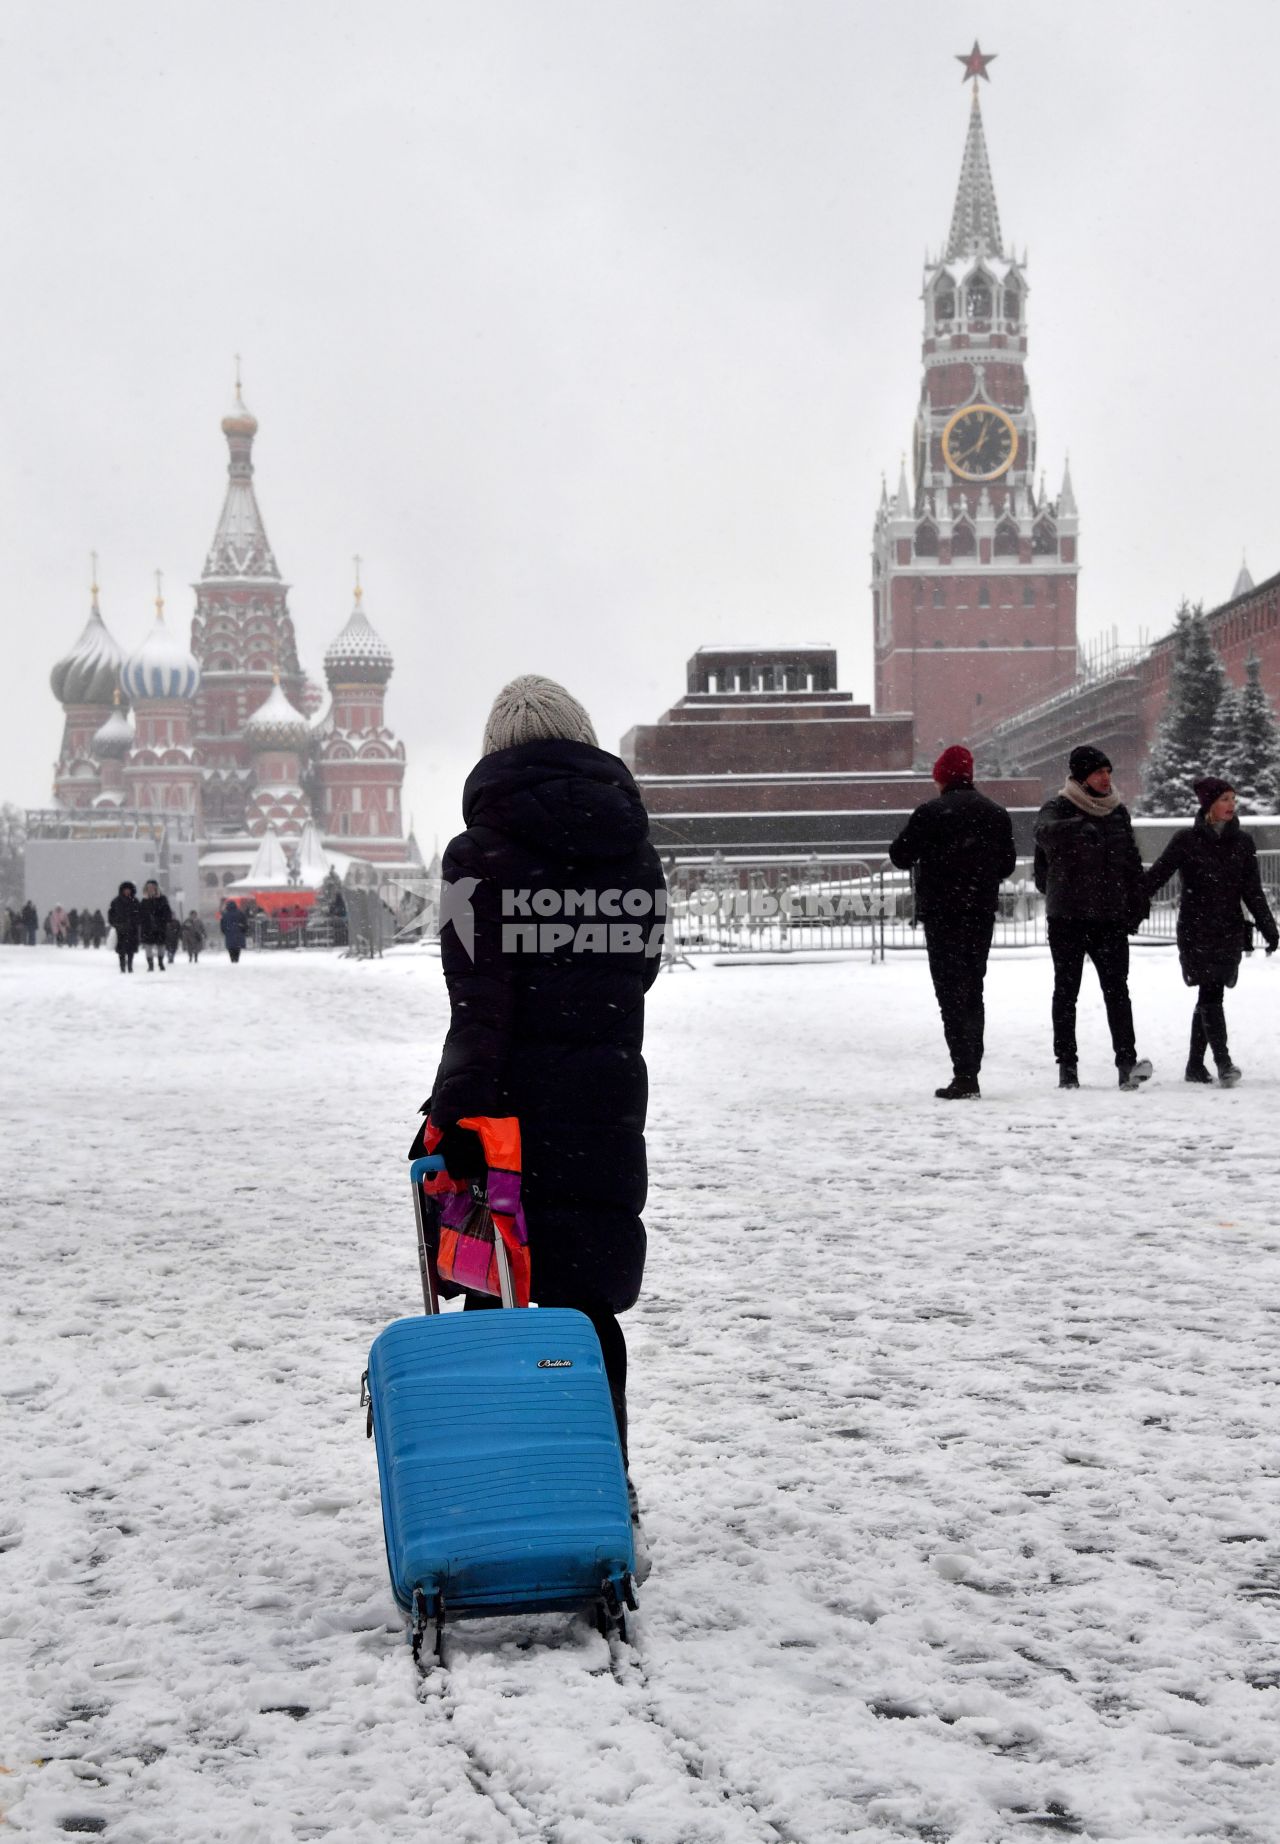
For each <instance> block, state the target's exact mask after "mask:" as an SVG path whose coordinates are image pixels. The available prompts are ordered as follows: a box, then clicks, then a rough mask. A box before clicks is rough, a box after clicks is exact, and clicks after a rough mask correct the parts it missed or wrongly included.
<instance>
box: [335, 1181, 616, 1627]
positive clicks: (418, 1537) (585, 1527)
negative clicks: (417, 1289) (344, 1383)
mask: <svg viewBox="0 0 1280 1844" xmlns="http://www.w3.org/2000/svg"><path fill="white" fill-rule="evenodd" d="M441 1164H442V1161H441V1160H440V1159H439V1157H438V1156H435V1157H432V1158H429V1159H416V1160H414V1162H413V1164H412V1166H411V1168H410V1177H411V1182H412V1185H413V1196H414V1210H415V1213H416V1216H417V1222H418V1257H419V1262H420V1265H421V1270H422V1284H423V1300H424V1303H425V1306H426V1314H425V1316H423V1317H416V1318H412V1319H397V1320H394V1321H393V1322H392V1324H391V1325H389V1326H388V1327H387V1328H386V1330H385V1331H383V1332H381V1333H380V1334H379V1335H378V1337H377V1338H376V1339H375V1340H374V1342H373V1347H372V1349H371V1350H370V1352H369V1368H368V1372H367V1374H366V1380H367V1390H368V1396H367V1400H368V1405H369V1421H368V1426H369V1429H370V1431H371V1432H372V1434H373V1437H374V1441H375V1443H376V1446H377V1453H378V1478H379V1483H380V1485H381V1488H382V1523H383V1530H384V1533H385V1536H386V1542H387V1562H388V1565H389V1567H390V1570H391V1586H392V1590H393V1592H394V1594H395V1597H396V1601H397V1602H398V1604H399V1606H400V1608H401V1611H402V1612H403V1613H404V1614H405V1616H406V1618H407V1620H408V1622H409V1625H410V1631H411V1635H412V1638H413V1648H414V1657H415V1659H416V1658H418V1657H419V1656H420V1653H421V1648H422V1644H423V1640H424V1638H425V1636H426V1635H427V1634H428V1633H429V1632H430V1633H432V1634H433V1650H434V1651H435V1654H436V1656H437V1657H439V1656H440V1653H441V1643H442V1635H443V1629H444V1622H445V1619H446V1617H447V1618H450V1619H462V1618H466V1617H467V1616H478V1615H482V1614H498V1613H537V1612H541V1611H545V1610H548V1609H555V1608H565V1609H568V1608H574V1609H576V1608H587V1609H590V1610H592V1611H593V1612H594V1613H595V1617H596V1620H597V1624H598V1625H599V1626H600V1629H601V1631H603V1632H608V1631H610V1630H611V1629H613V1628H619V1627H620V1628H621V1629H622V1630H623V1631H624V1632H625V1619H626V1609H627V1608H628V1607H634V1606H635V1604H636V1602H635V1590H634V1583H633V1579H632V1577H633V1573H634V1570H635V1549H634V1543H633V1539H632V1533H631V1513H630V1507H629V1505H628V1501H627V1482H626V1473H625V1469H624V1467H623V1463H622V1450H621V1447H620V1444H619V1441H618V1429H617V1423H616V1422H615V1420H614V1414H613V1403H612V1400H611V1398H610V1395H609V1386H608V1383H607V1381H606V1379H605V1373H604V1359H603V1357H602V1356H601V1352H600V1341H599V1339H598V1338H597V1337H596V1333H595V1328H594V1327H593V1326H592V1324H591V1321H590V1320H589V1319H588V1318H587V1317H586V1315H585V1314H584V1313H579V1312H572V1311H569V1310H567V1309H565V1308H560V1307H542V1308H536V1309H533V1310H530V1311H527V1312H522V1311H515V1310H512V1311H503V1312H489V1313H476V1312H471V1313H447V1314H441V1313H440V1310H439V1295H438V1290H437V1283H436V1275H435V1262H434V1254H433V1247H432V1236H431V1226H430V1224H429V1222H428V1220H427V1218H426V1216H425V1215H424V1200H423V1193H422V1188H421V1184H420V1179H421V1176H422V1174H423V1172H424V1171H428V1170H432V1169H436V1170H438V1169H439V1168H440V1166H441ZM428 1207H429V1200H428ZM498 1261H499V1275H500V1277H501V1281H502V1290H503V1305H504V1306H507V1305H508V1304H509V1303H510V1301H511V1300H512V1298H513V1294H512V1289H511V1282H510V1271H509V1267H508V1265H507V1262H506V1252H505V1248H504V1246H503V1244H502V1241H501V1238H499V1239H498Z"/></svg>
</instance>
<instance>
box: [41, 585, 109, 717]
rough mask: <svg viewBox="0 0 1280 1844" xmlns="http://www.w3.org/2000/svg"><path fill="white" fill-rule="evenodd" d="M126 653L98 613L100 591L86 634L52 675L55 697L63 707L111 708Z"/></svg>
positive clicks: (95, 599) (86, 627)
mask: <svg viewBox="0 0 1280 1844" xmlns="http://www.w3.org/2000/svg"><path fill="white" fill-rule="evenodd" d="M123 663H124V653H123V651H122V649H121V648H120V647H119V645H118V644H117V643H116V641H115V640H114V639H113V638H112V636H111V634H110V633H108V631H107V625H106V623H105V621H104V620H103V619H102V616H101V614H100V612H99V610H98V591H97V588H96V587H95V589H94V591H93V609H92V612H91V613H90V615H89V619H88V621H87V622H86V623H85V628H84V632H83V633H82V634H81V636H80V638H79V640H77V642H76V644H75V646H74V647H72V649H71V651H70V652H69V653H66V654H64V655H63V657H62V658H61V659H60V660H59V661H58V663H57V665H56V666H55V667H54V669H53V671H52V672H51V673H50V674H49V683H50V685H52V687H53V695H54V697H55V698H56V699H57V700H58V702H59V704H105V705H110V703H111V700H112V698H113V697H114V695H115V692H116V688H117V686H118V685H119V683H120V667H121V665H122V664H123Z"/></svg>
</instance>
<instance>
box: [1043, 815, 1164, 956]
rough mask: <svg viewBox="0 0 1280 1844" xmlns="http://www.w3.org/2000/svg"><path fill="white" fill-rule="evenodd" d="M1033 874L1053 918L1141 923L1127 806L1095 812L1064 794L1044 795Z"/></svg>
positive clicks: (1143, 908) (1143, 905)
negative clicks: (1084, 809)
mask: <svg viewBox="0 0 1280 1844" xmlns="http://www.w3.org/2000/svg"><path fill="white" fill-rule="evenodd" d="M1035 880H1036V889H1037V890H1039V891H1040V893H1041V894H1042V895H1043V897H1044V899H1045V906H1044V907H1045V914H1046V915H1047V916H1048V918H1049V920H1050V921H1051V922H1052V921H1056V920H1057V919H1058V918H1059V917H1068V916H1070V917H1074V918H1076V919H1077V920H1086V919H1087V920H1090V921H1095V922H1122V923H1123V924H1124V925H1125V927H1126V928H1128V929H1135V928H1138V927H1140V926H1141V924H1142V922H1143V921H1144V920H1145V918H1146V914H1147V909H1148V907H1149V904H1148V900H1147V893H1146V888H1145V886H1144V884H1143V876H1142V855H1141V853H1140V852H1139V850H1138V847H1137V843H1136V842H1135V840H1134V836H1133V822H1132V820H1131V819H1130V818H1129V809H1128V808H1127V807H1125V806H1116V807H1113V808H1112V810H1111V812H1110V813H1107V814H1103V815H1102V816H1101V817H1100V818H1094V817H1093V816H1092V815H1090V814H1088V813H1084V812H1082V811H1081V809H1080V808H1079V807H1077V806H1076V804H1075V802H1074V801H1072V800H1068V799H1067V797H1066V795H1065V794H1055V795H1054V797H1053V799H1052V800H1046V801H1045V803H1044V805H1043V807H1041V809H1040V812H1039V814H1038V816H1037V818H1036V858H1035Z"/></svg>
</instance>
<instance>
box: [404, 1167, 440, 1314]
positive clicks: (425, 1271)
mask: <svg viewBox="0 0 1280 1844" xmlns="http://www.w3.org/2000/svg"><path fill="white" fill-rule="evenodd" d="M443 1170H444V1160H443V1159H442V1158H441V1157H440V1154H439V1153H429V1154H428V1155H427V1157H426V1158H424V1159H415V1160H414V1161H413V1163H412V1165H411V1166H410V1167H409V1189H410V1190H411V1191H412V1192H413V1220H414V1222H415V1223H416V1224H417V1226H418V1272H419V1273H420V1274H421V1276H422V1304H423V1307H424V1309H425V1311H426V1312H427V1314H428V1315H430V1314H432V1313H438V1312H439V1311H440V1282H439V1277H438V1276H437V1274H436V1258H435V1254H434V1252H433V1251H432V1249H431V1247H430V1245H429V1244H428V1242H427V1219H426V1216H425V1215H424V1213H423V1203H422V1181H423V1179H424V1178H425V1177H426V1176H427V1174H428V1172H442V1171H443Z"/></svg>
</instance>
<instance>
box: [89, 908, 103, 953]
mask: <svg viewBox="0 0 1280 1844" xmlns="http://www.w3.org/2000/svg"><path fill="white" fill-rule="evenodd" d="M90 933H91V934H92V937H93V945H94V947H95V948H100V947H101V946H102V943H103V941H104V939H105V938H106V933H107V919H106V917H105V916H104V915H103V913H102V911H101V910H100V909H95V910H94V912H93V919H92V922H91V924H90Z"/></svg>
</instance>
